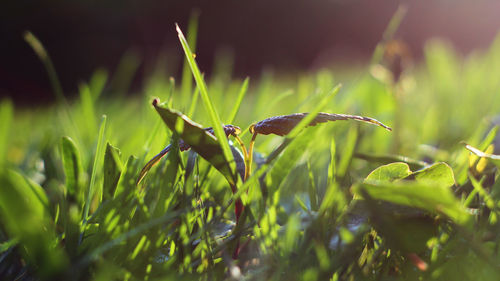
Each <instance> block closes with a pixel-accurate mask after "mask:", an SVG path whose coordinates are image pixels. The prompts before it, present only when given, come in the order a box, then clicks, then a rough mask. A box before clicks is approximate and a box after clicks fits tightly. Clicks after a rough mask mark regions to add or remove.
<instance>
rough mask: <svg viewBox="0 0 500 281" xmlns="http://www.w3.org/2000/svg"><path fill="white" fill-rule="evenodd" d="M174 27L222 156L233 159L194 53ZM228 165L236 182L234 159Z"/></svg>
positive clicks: (177, 27) (179, 31) (179, 30)
mask: <svg viewBox="0 0 500 281" xmlns="http://www.w3.org/2000/svg"><path fill="white" fill-rule="evenodd" d="M176 29H177V34H178V36H179V40H180V42H181V45H182V48H183V49H184V53H185V54H186V58H187V60H188V62H189V66H190V67H191V71H192V73H193V76H194V79H195V80H196V84H197V85H198V89H199V90H200V94H201V98H202V100H203V104H204V106H205V109H206V111H207V112H208V114H209V116H210V121H211V122H210V123H211V125H212V127H213V128H214V133H215V137H216V138H217V140H218V142H219V145H220V147H221V148H222V151H223V153H224V158H225V159H233V155H232V153H231V149H230V148H229V143H228V142H227V141H226V135H225V134H224V130H223V129H222V125H223V124H222V122H221V120H220V117H219V114H218V113H217V111H216V110H215V107H214V105H213V104H212V101H211V100H210V97H209V96H208V90H207V86H206V84H205V81H203V77H202V75H201V72H200V69H199V68H198V65H197V64H196V61H195V59H194V55H193V53H192V52H191V50H190V48H189V45H188V42H187V41H186V38H185V37H184V35H183V34H182V31H181V29H180V28H179V26H178V25H176ZM200 155H201V154H200ZM229 165H230V171H231V177H232V180H233V181H234V182H235V183H236V181H237V178H238V177H237V176H236V172H235V170H236V165H235V164H234V161H230V162H229Z"/></svg>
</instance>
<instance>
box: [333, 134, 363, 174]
mask: <svg viewBox="0 0 500 281" xmlns="http://www.w3.org/2000/svg"><path fill="white" fill-rule="evenodd" d="M357 140H358V127H357V126H354V127H351V128H349V131H348V132H347V140H346V144H345V147H343V148H342V152H343V153H342V155H341V156H340V160H339V166H338V169H337V177H338V178H343V177H344V176H345V174H346V173H347V170H348V168H349V165H350V164H351V160H352V155H353V154H354V150H355V149H356V143H357Z"/></svg>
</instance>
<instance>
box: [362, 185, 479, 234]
mask: <svg viewBox="0 0 500 281" xmlns="http://www.w3.org/2000/svg"><path fill="white" fill-rule="evenodd" d="M355 193H356V194H357V195H360V196H363V193H366V194H367V195H369V196H370V197H371V198H372V199H375V200H384V201H388V202H392V203H395V204H400V205H404V206H410V207H415V208H420V209H424V210H427V211H430V212H434V213H442V214H445V215H446V216H448V217H449V218H451V219H452V220H453V221H455V222H456V223H457V224H461V225H465V224H467V223H469V222H470V216H469V214H468V213H467V212H466V211H465V209H464V208H463V207H462V205H461V204H460V202H459V201H458V200H457V199H456V198H455V196H454V195H453V192H452V191H451V189H450V188H449V186H446V185H442V184H439V183H436V182H417V181H402V182H393V183H390V182H383V181H382V182H380V181H371V180H370V181H365V182H364V183H363V184H361V185H360V186H358V187H356V188H355Z"/></svg>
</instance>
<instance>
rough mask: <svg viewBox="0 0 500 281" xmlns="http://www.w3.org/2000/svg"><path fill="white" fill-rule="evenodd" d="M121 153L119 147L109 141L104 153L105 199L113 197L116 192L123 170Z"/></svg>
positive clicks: (103, 197)
mask: <svg viewBox="0 0 500 281" xmlns="http://www.w3.org/2000/svg"><path fill="white" fill-rule="evenodd" d="M120 155H121V152H120V150H119V149H118V148H116V147H114V146H112V145H111V144H109V143H107V145H106V152H105V153H104V179H103V185H102V188H103V192H102V199H103V200H108V199H111V198H113V195H114V194H115V190H116V186H117V185H118V180H119V179H120V175H121V173H122V170H123V165H122V161H121V160H120Z"/></svg>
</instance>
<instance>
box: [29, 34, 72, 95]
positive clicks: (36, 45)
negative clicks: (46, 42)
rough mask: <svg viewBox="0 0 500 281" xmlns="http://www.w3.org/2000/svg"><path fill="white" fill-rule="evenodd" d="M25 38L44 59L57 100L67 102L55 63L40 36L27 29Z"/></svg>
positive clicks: (39, 56)
mask: <svg viewBox="0 0 500 281" xmlns="http://www.w3.org/2000/svg"><path fill="white" fill-rule="evenodd" d="M24 40H25V41H26V42H27V43H28V44H29V45H30V46H31V48H32V49H33V51H35V53H36V55H37V56H38V58H39V59H40V61H42V63H43V66H44V67H45V70H47V74H48V75H49V79H50V84H51V85H52V89H53V91H54V94H55V96H56V99H57V101H58V102H59V103H63V104H66V98H65V97H64V93H63V89H62V86H61V83H60V82H59V77H57V73H56V70H55V68H54V65H53V64H52V60H51V59H50V56H49V54H48V53H47V51H46V50H45V48H44V47H43V45H42V43H41V42H40V40H38V38H36V37H35V35H33V33H31V32H29V31H26V32H25V33H24Z"/></svg>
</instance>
